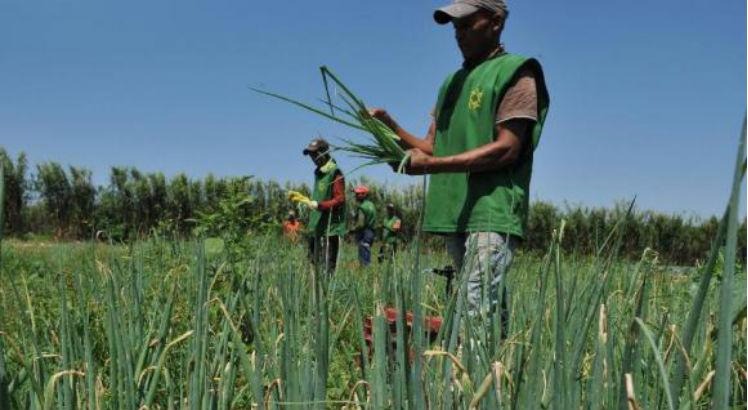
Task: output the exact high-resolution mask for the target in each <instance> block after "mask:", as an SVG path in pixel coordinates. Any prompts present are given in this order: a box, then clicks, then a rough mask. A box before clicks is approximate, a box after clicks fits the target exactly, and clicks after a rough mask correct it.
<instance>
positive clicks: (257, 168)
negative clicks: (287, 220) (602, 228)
mask: <svg viewBox="0 0 748 410" xmlns="http://www.w3.org/2000/svg"><path fill="white" fill-rule="evenodd" d="M441 4H442V2H434V1H403V0H382V1H377V2H359V1H350V0H348V1H343V0H335V1H321V2H300V1H297V2H291V3H289V2H256V1H248V0H244V1H212V2H208V1H199V2H198V1H184V0H183V1H158V2H156V1H134V0H133V1H127V2H102V1H86V0H80V1H62V0H60V1H38V2H31V1H21V0H4V1H3V5H2V12H0V38H2V39H3V41H2V44H1V45H0V73H2V75H0V146H2V147H4V148H5V149H6V150H8V151H9V152H10V153H11V154H13V155H15V154H17V153H18V152H20V151H24V152H26V153H27V155H28V156H29V159H30V160H31V162H32V163H37V162H42V161H50V160H54V161H58V162H60V163H62V164H72V165H78V166H85V167H87V168H89V169H91V170H93V172H94V174H95V180H96V182H98V183H106V180H107V177H108V169H109V167H110V166H112V165H129V166H135V167H137V168H139V169H141V170H144V171H162V172H164V173H165V174H167V175H173V174H175V173H177V172H186V173H187V174H188V175H190V176H193V177H202V176H204V175H206V174H207V173H208V172H213V173H214V174H216V175H240V174H241V175H245V174H253V175H256V176H258V177H261V178H273V179H276V180H279V181H285V180H295V181H308V180H309V179H310V177H311V176H310V170H311V164H310V163H309V162H308V161H307V160H306V159H305V158H303V157H302V156H301V149H302V147H303V146H304V145H305V144H306V142H307V141H308V140H309V139H310V138H311V137H312V136H314V135H316V134H318V133H320V134H323V135H326V136H328V137H330V139H331V140H333V141H334V140H335V138H339V137H356V138H358V137H360V136H359V135H356V134H355V133H352V132H351V131H349V130H347V129H345V128H341V127H338V126H335V125H333V124H331V123H329V122H327V121H326V120H323V119H320V118H317V117H315V116H314V115H312V114H309V113H307V112H303V111H301V110H299V109H297V108H294V107H291V106H289V105H286V104H283V103H280V102H276V101H273V100H270V99H268V98H267V97H263V96H260V95H258V94H255V93H253V92H251V91H250V90H249V89H248V86H253V87H262V88H266V89H269V90H273V91H278V92H281V93H283V94H285V95H289V96H294V97H298V98H301V99H305V100H310V101H313V100H314V99H316V98H318V97H320V96H321V95H322V87H321V81H320V78H319V70H318V67H319V66H320V65H322V64H326V65H328V66H330V67H331V68H333V70H334V71H335V72H336V73H337V74H338V75H339V76H340V77H342V79H343V80H344V81H345V82H346V83H347V84H348V85H349V86H350V87H351V88H353V89H354V90H355V91H356V92H357V93H358V94H359V95H360V96H361V97H362V98H364V99H365V100H366V102H367V103H368V104H369V105H372V106H383V107H386V108H387V109H388V110H389V111H390V112H391V113H392V114H393V115H394V116H395V117H396V118H397V119H398V120H399V121H400V122H401V124H403V125H404V126H405V127H406V128H408V129H410V130H411V131H414V132H416V133H417V134H423V133H424V131H425V129H426V127H427V125H428V113H429V111H430V109H431V107H432V106H433V104H434V100H435V98H436V90H437V88H438V86H439V84H440V83H441V81H442V80H443V78H444V77H445V76H446V75H447V74H448V73H449V72H450V71H452V70H454V69H456V68H457V67H459V65H460V62H461V59H460V56H459V52H458V50H457V47H456V45H455V42H454V39H453V32H452V29H451V27H450V26H438V25H436V24H434V23H433V21H432V19H431V13H432V11H433V9H434V8H435V7H436V6H439V5H441ZM509 7H510V11H511V15H510V18H509V21H508V24H507V28H506V30H505V32H504V35H503V42H504V43H505V45H506V47H507V49H508V50H509V51H510V52H516V53H520V54H524V55H528V56H533V57H537V58H538V59H540V61H541V63H542V64H543V66H544V69H545V73H546V79H547V82H548V85H549V89H550V94H551V108H550V113H549V116H548V120H547V122H546V127H545V130H544V134H543V138H542V141H541V143H540V146H539V147H538V151H537V153H536V162H535V164H536V165H535V171H534V176H533V183H532V198H533V199H543V200H550V201H553V202H555V203H557V204H564V203H571V204H584V205H588V206H609V205H612V204H613V203H614V202H615V201H616V200H620V199H626V198H631V197H633V196H634V195H637V196H638V203H639V207H640V208H644V209H655V210H659V211H663V212H668V213H681V214H684V215H687V216H692V215H699V216H707V215H711V214H718V213H721V212H722V210H723V209H724V204H725V202H726V198H727V195H728V190H729V184H730V177H731V172H732V167H733V164H734V158H735V151H736V147H737V139H738V134H739V131H740V125H741V121H742V118H743V115H744V113H745V110H746V4H745V2H743V1H737V0H725V1H719V2H692V1H685V2H684V1H673V0H663V1H656V2H644V1H633V2H632V1H619V0H613V1H575V2H567V1H564V2H559V1H536V2H528V1H512V0H509ZM340 162H341V163H342V165H343V166H344V167H345V168H348V169H351V168H354V167H355V166H356V165H358V163H357V162H356V161H355V160H352V159H350V158H345V157H343V158H340ZM357 175H367V176H370V177H373V178H375V179H378V180H381V181H386V182H388V183H396V184H407V183H416V182H418V180H416V179H414V178H411V177H403V176H396V175H393V174H392V173H391V172H390V171H389V169H388V168H385V167H379V168H377V167H374V168H367V169H365V170H361V171H358V172H357Z"/></svg>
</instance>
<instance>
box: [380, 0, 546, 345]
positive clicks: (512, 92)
mask: <svg viewBox="0 0 748 410" xmlns="http://www.w3.org/2000/svg"><path fill="white" fill-rule="evenodd" d="M508 13H509V11H508V9H507V5H506V3H505V2H504V1H503V0H456V1H455V2H454V3H453V4H451V5H449V6H446V7H443V8H441V9H438V10H436V12H435V13H434V20H436V22H437V23H439V24H446V23H450V22H451V23H452V25H453V27H454V30H455V39H456V40H457V45H458V46H459V49H460V52H461V53H462V56H463V58H464V61H463V64H462V68H460V69H458V70H457V71H455V72H454V73H452V74H450V75H449V76H447V78H446V80H445V81H444V83H443V84H442V86H441V88H440V90H439V93H438V98H437V103H436V107H435V109H434V112H433V119H432V122H431V125H430V127H429V131H428V134H427V135H426V137H425V138H423V139H421V138H417V137H415V136H413V135H412V134H410V133H409V132H407V131H405V130H404V129H402V128H401V127H400V126H399V125H398V124H397V122H396V121H395V120H394V119H393V118H392V117H390V115H388V114H387V112H386V111H385V110H382V109H372V110H370V113H371V114H372V115H373V116H374V117H376V118H378V119H379V120H381V121H383V122H384V123H385V124H387V125H388V126H389V127H390V128H391V129H392V130H393V131H394V132H396V133H397V135H398V136H400V138H401V139H402V142H403V144H404V146H405V147H407V148H410V151H409V153H410V164H409V166H408V169H407V172H408V173H410V174H432V175H431V177H430V183H429V189H428V193H427V196H426V209H425V215H424V228H423V230H424V231H427V232H433V233H439V234H444V235H447V248H448V250H449V252H450V254H451V255H452V258H453V260H454V263H455V267H457V268H458V270H460V269H461V274H462V275H466V276H467V288H468V294H467V301H468V308H469V310H468V312H469V314H470V315H471V316H475V315H476V314H479V313H481V312H486V313H487V314H488V315H491V314H492V313H493V312H495V311H496V310H497V304H498V299H499V289H501V288H502V285H503V282H504V279H505V277H506V274H507V272H508V269H509V266H510V265H511V261H512V257H513V253H514V249H515V246H516V244H517V242H518V241H519V240H520V239H521V238H523V237H524V235H525V226H526V224H527V212H528V207H529V195H530V177H531V175H532V163H533V151H534V150H535V147H536V146H537V144H538V142H539V140H540V134H541V131H542V129H543V122H544V121H545V117H546V113H547V110H548V102H549V97H548V91H547V89H546V86H545V81H544V79H543V71H542V69H541V67H540V63H538V61H536V60H535V59H528V58H525V57H521V56H519V55H516V54H508V53H507V52H506V51H505V50H504V47H503V45H502V44H501V43H500V37H501V32H502V30H503V29H504V24H505V22H506V18H507V16H508ZM485 287H489V289H485ZM504 289H505V288H504ZM483 290H486V292H483ZM483 294H486V295H487V296H488V298H487V299H488V300H486V299H484V297H483ZM505 303H506V297H503V303H502V306H501V311H502V315H501V317H502V319H504V320H502V323H503V325H504V326H503V327H504V329H505V330H506V325H507V322H506V319H507V312H506V308H505Z"/></svg>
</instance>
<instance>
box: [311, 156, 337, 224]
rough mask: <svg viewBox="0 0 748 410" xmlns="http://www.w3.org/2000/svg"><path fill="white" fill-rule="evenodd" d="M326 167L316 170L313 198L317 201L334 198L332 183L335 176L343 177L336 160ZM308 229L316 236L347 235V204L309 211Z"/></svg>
mask: <svg viewBox="0 0 748 410" xmlns="http://www.w3.org/2000/svg"><path fill="white" fill-rule="evenodd" d="M331 161H332V160H331ZM325 168H326V169H325V170H324V171H322V170H321V169H317V170H315V171H314V189H313V190H312V200H314V201H317V202H322V201H327V200H329V199H330V198H332V185H333V182H334V181H335V178H338V177H339V178H343V173H342V172H341V171H340V170H339V169H338V167H337V164H335V163H334V162H333V163H332V165H331V166H326V167H325ZM328 227H329V229H328ZM308 231H309V233H310V234H311V235H313V236H315V237H319V236H336V235H345V231H346V229H345V204H343V205H341V206H339V207H337V208H335V209H333V210H332V211H320V210H319V209H314V210H312V211H311V212H310V213H309V225H308Z"/></svg>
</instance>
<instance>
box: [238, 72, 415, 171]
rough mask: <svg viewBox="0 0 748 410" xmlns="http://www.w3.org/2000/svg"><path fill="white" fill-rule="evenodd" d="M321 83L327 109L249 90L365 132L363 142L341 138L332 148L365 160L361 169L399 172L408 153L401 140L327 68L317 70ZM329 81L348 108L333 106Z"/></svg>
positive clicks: (407, 157)
mask: <svg viewBox="0 0 748 410" xmlns="http://www.w3.org/2000/svg"><path fill="white" fill-rule="evenodd" d="M320 71H321V73H322V81H323V83H324V85H325V95H326V96H327V99H326V100H324V101H323V103H325V105H327V107H328V108H329V112H327V111H326V110H325V109H322V108H317V107H314V106H312V105H310V104H307V103H303V102H301V101H297V100H294V99H292V98H289V97H285V96H282V95H280V94H276V93H272V92H268V91H264V90H260V89H257V88H252V90H254V91H256V92H258V93H260V94H264V95H268V96H271V97H275V98H278V99H280V100H283V101H286V102H289V103H291V104H294V105H296V106H299V107H301V108H304V109H306V110H309V111H311V112H313V113H316V114H319V115H321V116H323V117H325V118H328V119H331V120H333V121H336V122H338V123H341V124H344V125H347V126H349V127H351V128H355V129H359V130H362V131H366V133H367V134H368V136H369V137H370V138H369V139H368V140H367V141H366V142H356V141H353V140H350V139H342V142H343V144H342V145H336V146H334V148H335V150H337V151H343V152H347V153H349V154H351V155H353V156H354V157H357V158H362V159H364V160H366V161H367V162H365V163H364V164H363V165H361V167H364V166H368V165H376V164H384V163H386V164H393V165H395V164H396V165H397V171H398V172H402V171H403V169H404V167H405V165H406V164H407V163H408V160H409V158H410V156H409V154H408V153H407V152H406V151H405V150H404V149H403V148H402V147H401V146H400V143H399V141H400V137H399V136H398V135H397V134H395V132H393V131H392V129H390V127H388V126H387V125H385V124H384V123H383V122H382V121H380V120H378V119H376V118H374V117H372V116H371V115H370V114H369V111H368V110H367V109H366V104H364V101H363V100H362V99H360V98H359V97H357V96H356V95H355V94H353V92H351V90H350V89H349V88H348V87H347V86H346V85H345V84H343V82H341V81H340V80H339V79H338V77H337V76H335V74H333V73H332V72H331V71H330V70H329V69H328V68H327V67H325V66H322V67H320ZM328 80H331V81H332V82H333V83H335V85H336V86H337V88H338V90H339V92H338V93H337V96H338V97H339V98H340V100H342V101H343V103H344V104H345V105H346V106H347V108H346V107H342V106H341V104H335V103H334V102H333V100H332V98H331V96H330V89H329V87H328Z"/></svg>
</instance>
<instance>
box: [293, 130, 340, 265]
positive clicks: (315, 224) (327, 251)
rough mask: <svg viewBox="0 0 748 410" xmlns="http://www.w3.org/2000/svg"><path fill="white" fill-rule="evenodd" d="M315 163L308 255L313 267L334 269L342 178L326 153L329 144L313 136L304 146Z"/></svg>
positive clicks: (305, 151) (337, 242)
mask: <svg viewBox="0 0 748 410" xmlns="http://www.w3.org/2000/svg"><path fill="white" fill-rule="evenodd" d="M303 154H304V155H306V156H308V157H309V158H310V159H311V160H312V162H313V163H314V165H315V169H314V187H313V188H312V198H311V199H312V200H311V201H310V202H308V203H306V205H307V206H308V207H309V208H310V211H311V212H310V213H309V224H308V226H307V232H308V233H309V255H310V256H311V258H312V261H313V262H314V264H315V266H316V267H317V268H319V269H324V270H326V271H327V272H328V273H329V274H332V273H333V272H335V267H336V266H337V261H338V251H339V248H340V236H341V235H344V234H345V232H346V226H345V179H344V177H343V172H342V171H341V170H340V168H338V165H337V163H336V162H335V160H334V159H333V158H332V156H331V155H330V144H328V143H327V141H325V140H324V139H323V138H315V139H313V140H312V141H311V142H310V143H309V145H308V146H307V147H306V148H305V149H304V151H303Z"/></svg>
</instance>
